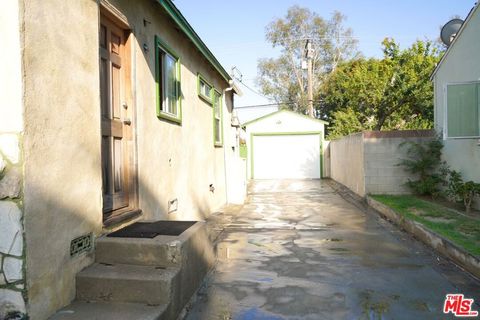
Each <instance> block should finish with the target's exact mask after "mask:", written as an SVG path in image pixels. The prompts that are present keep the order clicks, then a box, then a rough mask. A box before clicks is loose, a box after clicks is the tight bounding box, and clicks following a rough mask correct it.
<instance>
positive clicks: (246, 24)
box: [174, 0, 475, 122]
mask: <svg viewBox="0 0 480 320" xmlns="http://www.w3.org/2000/svg"><path fill="white" fill-rule="evenodd" d="M174 3H175V5H176V6H177V7H178V8H179V9H180V11H181V12H182V14H183V15H184V16H185V18H186V19H187V20H188V22H189V23H190V25H191V26H192V27H193V28H194V29H195V31H196V32H197V34H198V35H199V36H200V37H201V38H202V40H203V41H204V42H205V44H206V45H207V46H208V48H209V49H210V50H211V51H212V53H213V54H214V55H215V57H216V58H217V59H218V61H220V63H221V64H222V65H223V67H224V68H225V70H227V71H228V72H229V73H230V70H231V68H232V67H236V68H237V69H238V70H239V71H240V72H241V74H242V75H243V77H242V79H243V82H244V83H245V85H246V86H248V88H247V87H246V86H244V85H243V84H239V87H240V88H241V89H242V91H243V96H241V97H235V108H236V109H237V112H238V116H239V118H240V120H241V121H242V122H245V121H248V120H250V119H253V118H256V117H259V116H261V115H263V114H265V113H269V112H272V111H275V109H272V108H271V107H252V108H250V107H248V106H252V105H261V104H269V103H272V102H271V101H269V100H267V99H266V98H265V97H263V96H262V95H261V94H259V91H260V90H259V88H258V87H256V83H255V78H256V77H257V62H258V59H260V58H273V57H276V56H277V55H278V50H276V49H273V48H272V47H271V45H270V44H269V43H268V42H267V41H265V27H266V26H267V25H268V24H269V23H270V22H271V21H273V20H275V19H277V18H283V17H284V16H285V15H286V13H287V10H288V8H290V7H291V6H293V5H299V6H301V7H306V8H309V9H310V10H311V11H314V12H316V13H318V14H319V15H320V16H321V17H323V18H325V19H329V18H330V16H331V14H332V13H333V12H334V11H336V10H337V11H340V12H341V13H343V14H344V15H346V16H347V20H346V22H345V26H346V27H350V28H352V30H353V35H354V37H356V38H357V40H358V49H359V51H361V52H362V53H363V55H364V56H366V57H381V56H382V51H381V42H382V40H383V39H384V38H385V37H391V38H394V39H395V40H396V41H397V42H398V43H400V46H401V47H402V48H406V47H408V46H410V45H411V44H412V43H413V42H414V41H415V40H417V39H420V40H425V39H431V40H435V39H437V38H438V36H439V33H440V28H441V26H442V25H444V24H445V23H446V22H447V21H449V20H450V19H451V18H453V17H454V16H459V17H461V18H462V19H464V18H465V17H466V16H467V14H468V12H469V11H470V9H471V8H472V7H473V6H474V5H475V0H402V1H398V0H397V1H392V0H361V1H359V0H297V1H293V0H256V1H252V0H237V1H226V0H206V1H198V0H175V1H174ZM245 106H247V107H248V108H243V107H245Z"/></svg>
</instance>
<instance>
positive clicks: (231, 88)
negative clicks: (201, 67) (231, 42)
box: [222, 80, 243, 203]
mask: <svg viewBox="0 0 480 320" xmlns="http://www.w3.org/2000/svg"><path fill="white" fill-rule="evenodd" d="M228 85H229V87H228V88H225V89H223V96H224V99H225V102H226V101H227V99H226V95H225V93H227V92H228V91H232V113H231V114H233V109H234V107H233V97H234V96H233V94H234V93H236V94H237V95H239V96H242V94H243V93H242V91H241V90H240V89H239V88H238V87H237V86H236V85H235V82H234V81H233V80H228ZM225 107H227V104H226V103H225ZM227 108H228V107H227ZM222 117H223V113H222ZM222 126H224V123H223V121H222ZM231 126H232V119H231V117H230V125H229V126H228V128H229V129H230V128H231ZM222 132H223V133H224V137H223V138H224V143H223V168H224V175H225V200H226V203H230V199H229V196H228V176H227V174H228V173H227V148H226V143H225V140H226V139H225V131H223V128H222ZM228 133H230V130H229V132H228ZM228 141H229V142H230V139H229V140H228ZM234 156H235V155H234Z"/></svg>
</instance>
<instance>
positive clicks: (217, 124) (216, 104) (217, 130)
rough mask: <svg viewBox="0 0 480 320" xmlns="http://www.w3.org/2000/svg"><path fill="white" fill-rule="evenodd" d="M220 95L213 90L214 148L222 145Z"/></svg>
mask: <svg viewBox="0 0 480 320" xmlns="http://www.w3.org/2000/svg"><path fill="white" fill-rule="evenodd" d="M221 98H222V95H221V94H220V92H218V91H216V90H214V92H213V95H212V103H213V138H214V142H215V146H217V147H221V146H222V145H223V137H222V133H223V132H222V131H223V130H222V99H221Z"/></svg>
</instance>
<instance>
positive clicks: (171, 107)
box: [163, 54, 177, 115]
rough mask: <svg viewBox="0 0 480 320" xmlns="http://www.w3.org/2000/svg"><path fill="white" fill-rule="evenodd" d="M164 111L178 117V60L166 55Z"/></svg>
mask: <svg viewBox="0 0 480 320" xmlns="http://www.w3.org/2000/svg"><path fill="white" fill-rule="evenodd" d="M163 77H164V81H163V82H164V96H165V100H164V111H165V112H168V113H171V114H174V115H177V70H176V60H175V59H174V58H173V57H172V56H171V55H169V54H165V55H164V74H163Z"/></svg>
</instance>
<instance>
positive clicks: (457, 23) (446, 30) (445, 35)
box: [440, 19, 463, 47]
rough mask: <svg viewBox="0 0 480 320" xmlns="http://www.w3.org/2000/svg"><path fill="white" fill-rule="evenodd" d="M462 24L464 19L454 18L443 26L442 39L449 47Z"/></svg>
mask: <svg viewBox="0 0 480 320" xmlns="http://www.w3.org/2000/svg"><path fill="white" fill-rule="evenodd" d="M462 24H463V20H462V19H452V20H450V21H448V22H447V23H446V24H445V25H444V26H443V27H442V31H440V39H442V42H443V43H444V44H445V45H446V46H447V47H448V46H449V45H450V44H451V43H452V41H453V39H454V38H455V36H456V35H457V32H458V30H460V27H461V26H462Z"/></svg>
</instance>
